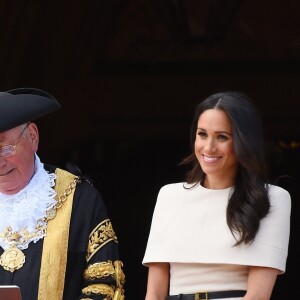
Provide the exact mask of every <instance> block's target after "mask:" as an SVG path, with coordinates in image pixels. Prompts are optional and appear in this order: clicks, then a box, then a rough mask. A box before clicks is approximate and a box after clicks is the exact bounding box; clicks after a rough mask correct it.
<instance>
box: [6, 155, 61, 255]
mask: <svg viewBox="0 0 300 300" xmlns="http://www.w3.org/2000/svg"><path fill="white" fill-rule="evenodd" d="M55 179H56V175H55V174H53V173H50V174H49V173H48V172H47V171H46V170H45V169H44V165H43V164H42V163H41V161H40V159H39V157H38V156H37V155H35V174H34V176H33V177H32V178H31V180H30V181H29V183H28V185H27V186H26V187H25V188H24V189H22V190H21V191H19V192H18V193H17V194H14V195H6V194H3V193H0V236H1V235H3V234H4V233H5V232H7V231H9V232H10V233H17V234H21V235H22V232H23V233H24V230H25V234H26V236H27V237H28V234H29V238H26V239H25V240H24V239H23V242H22V243H18V245H17V247H18V248H19V249H21V250H24V249H27V248H28V245H29V243H30V242H32V241H33V242H34V243H36V242H37V241H38V240H39V239H41V238H43V237H44V236H45V235H46V228H47V218H46V211H47V210H49V209H51V208H52V207H54V206H55V205H56V200H55V199H54V198H55V196H56V192H55V191H54V189H53V187H54V185H55ZM37 226H39V227H40V228H44V230H39V231H37V230H36V228H37ZM0 246H1V247H2V248H3V249H4V250H6V249H7V248H9V247H10V243H8V242H7V241H6V240H5V239H4V238H2V237H0Z"/></svg>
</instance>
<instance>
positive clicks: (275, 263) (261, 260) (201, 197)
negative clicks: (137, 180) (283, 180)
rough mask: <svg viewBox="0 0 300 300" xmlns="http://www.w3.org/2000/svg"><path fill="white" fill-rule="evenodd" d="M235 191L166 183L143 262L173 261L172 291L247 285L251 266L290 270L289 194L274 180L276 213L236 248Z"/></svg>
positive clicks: (271, 190)
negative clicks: (231, 208) (231, 207)
mask: <svg viewBox="0 0 300 300" xmlns="http://www.w3.org/2000/svg"><path fill="white" fill-rule="evenodd" d="M231 192H232V188H227V189H221V190H211V189H206V188H204V187H202V186H201V185H200V184H197V185H196V186H195V187H191V186H190V185H187V184H185V183H175V184H169V185H166V186H164V187H162V188H161V190H160V192H159V195H158V199H157V203H156V206H155V210H154V214H153V219H152V224H151V230H150V235H149V239H148V244H147V248H146V252H145V256H144V259H143V264H145V265H147V264H148V263H151V262H168V263H170V292H169V293H170V295H177V294H181V293H182V294H189V293H195V292H200V291H218V290H233V289H244V290H246V289H247V277H248V270H249V266H264V267H271V268H276V269H278V270H279V271H280V272H281V273H283V272H285V266H286V259H287V253H288V242H289V231H290V210H291V199H290V195H289V193H288V192H287V191H286V190H284V189H282V188H280V187H277V186H274V185H269V196H270V203H271V208H270V212H269V214H268V215H267V216H266V217H265V218H264V219H262V220H261V223H260V229H259V231H258V233H257V235H256V237H255V240H254V241H253V243H252V244H251V245H244V244H243V245H239V246H235V247H234V244H235V242H236V241H235V239H234V237H233V236H232V234H231V232H230V230H229V228H228V226H227V223H226V208H227V203H228V199H229V197H230V193H231ZM234 299H235V300H237V299H238V298H234ZM227 300H228V299H227Z"/></svg>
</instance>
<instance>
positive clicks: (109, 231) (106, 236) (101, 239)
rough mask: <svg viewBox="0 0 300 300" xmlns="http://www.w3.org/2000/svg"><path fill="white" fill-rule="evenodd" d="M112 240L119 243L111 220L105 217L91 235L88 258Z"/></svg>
mask: <svg viewBox="0 0 300 300" xmlns="http://www.w3.org/2000/svg"><path fill="white" fill-rule="evenodd" d="M110 241H114V242H116V243H118V239H117V237H116V234H115V232H114V230H113V228H112V224H111V222H110V220H109V219H105V220H104V221H102V222H101V223H99V224H98V225H97V226H96V228H95V229H94V230H93V231H92V233H91V234H90V236H89V244H88V249H87V255H86V260H87V261H89V260H90V259H91V258H92V256H93V255H94V254H95V253H96V252H97V251H98V250H99V249H101V248H102V247H103V246H104V245H106V244H107V243H108V242H110Z"/></svg>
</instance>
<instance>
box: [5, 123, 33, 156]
mask: <svg viewBox="0 0 300 300" xmlns="http://www.w3.org/2000/svg"><path fill="white" fill-rule="evenodd" d="M28 125H29V124H26V126H25V127H24V128H23V130H22V132H21V134H20V136H19V137H18V139H17V142H16V143H15V144H14V145H5V146H2V147H0V157H5V158H7V157H11V156H13V155H15V154H16V152H17V146H18V144H19V141H20V139H21V136H22V135H23V133H24V132H25V130H26V129H27V127H28Z"/></svg>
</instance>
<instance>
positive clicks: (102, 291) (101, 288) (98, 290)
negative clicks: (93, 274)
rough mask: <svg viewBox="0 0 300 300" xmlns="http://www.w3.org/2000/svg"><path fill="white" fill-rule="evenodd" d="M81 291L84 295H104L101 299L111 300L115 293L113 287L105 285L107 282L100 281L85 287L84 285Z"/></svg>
mask: <svg viewBox="0 0 300 300" xmlns="http://www.w3.org/2000/svg"><path fill="white" fill-rule="evenodd" d="M82 293H83V294H85V295H88V296H90V295H91V294H95V295H104V296H106V297H105V298H104V299H103V300H112V299H113V297H114V294H115V291H114V289H113V287H111V286H109V285H107V284H102V283H97V284H91V285H89V286H87V287H85V288H84V289H83V290H82Z"/></svg>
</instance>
